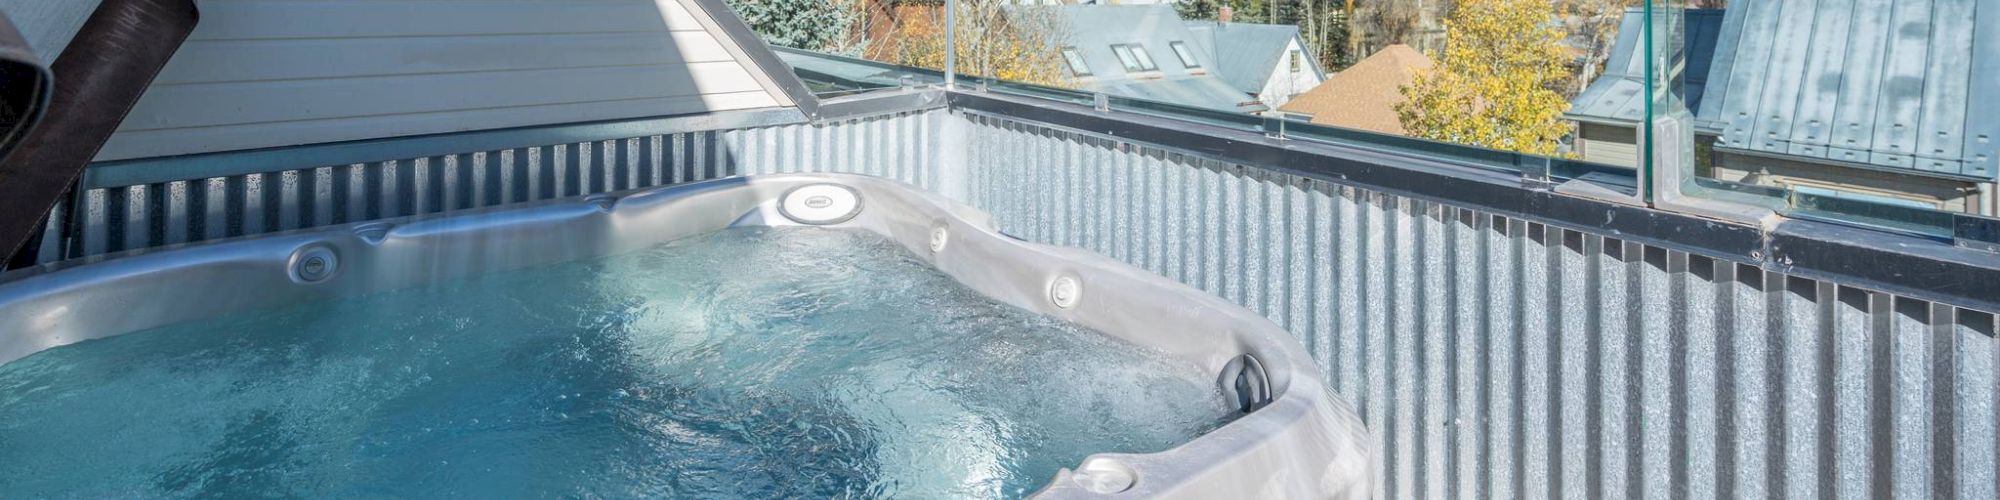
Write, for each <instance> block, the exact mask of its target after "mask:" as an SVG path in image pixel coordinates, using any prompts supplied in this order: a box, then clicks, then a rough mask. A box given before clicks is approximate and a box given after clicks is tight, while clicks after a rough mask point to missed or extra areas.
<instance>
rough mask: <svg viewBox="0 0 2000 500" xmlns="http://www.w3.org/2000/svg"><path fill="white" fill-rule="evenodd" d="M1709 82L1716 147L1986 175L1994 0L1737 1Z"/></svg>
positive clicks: (1996, 40) (1995, 47)
mask: <svg viewBox="0 0 2000 500" xmlns="http://www.w3.org/2000/svg"><path fill="white" fill-rule="evenodd" d="M1709 87H1710V89H1709V92H1708V94H1709V96H1708V98H1707V99H1706V100H1705V101H1704V102H1702V103H1701V108H1700V109H1699V111H1698V112H1697V113H1696V126H1697V127H1699V128H1700V129H1701V130H1702V131H1703V132H1705V133H1712V134H1716V135H1718V136H1719V138H1718V139H1717V141H1716V147H1717V148H1718V149H1739V150H1750V151H1759V152H1764V153H1767V154H1784V155H1791V156H1798V157H1807V158H1815V159H1823V160H1826V161H1832V162H1838V163H1841V164H1849V165H1855V166H1861V167H1867V168H1877V169H1884V170H1891V171H1899V172H1911V173H1924V174H1929V175H1938V176H1946V177H1958V178H1975V179H1993V178H1995V162H1996V160H1995V156H1996V153H2000V0H1935V1H1928V2H1908V1H1905V2H1897V1H1893V0H1822V1H1787V2H1744V3H1742V5H1741V6H1740V7H1732V8H1730V9H1728V14H1727V15H1726V16H1725V17H1724V21H1723V29H1722V37H1721V39H1720V42H1719V43H1718V46H1717V50H1716V60H1715V67H1714V69H1713V71H1712V72H1711V73H1710V84H1709Z"/></svg>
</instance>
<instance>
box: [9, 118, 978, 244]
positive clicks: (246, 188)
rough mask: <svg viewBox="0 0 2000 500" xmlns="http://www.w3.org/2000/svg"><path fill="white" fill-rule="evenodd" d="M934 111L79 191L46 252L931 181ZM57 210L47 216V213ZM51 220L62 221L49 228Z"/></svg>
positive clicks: (933, 175)
mask: <svg viewBox="0 0 2000 500" xmlns="http://www.w3.org/2000/svg"><path fill="white" fill-rule="evenodd" d="M943 117H944V111H942V110H932V111H926V112H916V113H901V114H895V115H888V116H877V117H870V118H862V119H852V120H844V121H838V122H832V123H820V124H813V125H806V124H799V125H783V126H775V127H762V128H749V129H736V130H722V131H696V132H687V133H678V134H664V135H652V136H644V137H632V138H625V139H616V140H604V141H592V142H580V143H569V144H552V145H546V146H540V147H526V148H514V149H505V150H496V151H476V152H467V153H462V154H454V155H444V156H433V157H426V158H410V159H403V160H391V161H380V162H370V163H356V164H351V165H326V166H314V167H307V168H296V169H287V170H280V171H273V172H266V173H256V174H247V175H236V176H228V177H212V178H205V179H191V180H183V181H174V182H162V183H155V184H141V185H135V186H123V187H113V188H99V189H90V190H86V191H84V192H82V193H81V194H80V195H79V196H78V198H77V201H76V207H77V208H76V209H75V210H74V211H75V212H76V214H77V215H78V217H77V218H76V219H75V220H73V221H69V222H70V223H72V224H74V225H73V226H72V227H71V228H70V234H72V237H71V238H68V239H67V245H68V248H67V251H57V249H58V248H60V247H61V245H62V244H63V242H65V239H64V238H61V237H60V236H59V235H56V234H54V233H53V232H52V234H51V236H52V237H48V238H45V239H44V243H45V245H44V247H43V248H44V251H43V252H42V254H41V255H43V256H44V260H53V259H52V258H51V256H57V255H61V256H64V257H65V258H74V257H84V256H91V255H98V254H103V253H108V252H117V251H122V250H128V249H134V248H145V247H152V246H160V245H170V244H175V243H185V242H192V241H202V240H210V239H216V238H224V237H231V236H243V235H252V234H261V233H267V232H274V231H284V230H289V229H298V228H305V227H315V226H324V225H329V224H344V223H349V222H360V221H367V220H375V219H386V218H393V217H402V216H408V215H420V214H432V213H442V212H448V211H452V210H463V209H470V208H479V207H486V206H492V205H501V204H508V203H519V202H524V201H535V200H545V199H549V198H558V197H564V196H579V195H586V194H594V193H602V192H607V191H617V190H624V189H634V188H643V187H650V186H656V185H662V184H673V183H678V182H686V181H698V180H706V179H714V178H719V177H727V176H731V175H741V174H757V173H769V172H778V171H782V172H855V173H866V174H872V175H881V176H885V177H892V178H895V179H899V180H903V181H906V182H910V183H912V184H916V185H919V186H923V187H925V188H926V189H937V188H938V185H937V182H938V179H939V176H938V174H937V172H936V166H935V162H933V161H930V160H929V158H931V157H932V156H933V155H934V153H933V152H934V151H935V150H936V148H937V142H938V137H937V135H936V134H935V133H934V131H933V129H935V128H936V127H937V125H938V122H939V121H940V120H942V119H943ZM66 218H67V214H64V213H62V211H60V210H59V211H58V212H57V213H56V215H55V220H58V221H63V220H65V219H66ZM58 226H59V224H58Z"/></svg>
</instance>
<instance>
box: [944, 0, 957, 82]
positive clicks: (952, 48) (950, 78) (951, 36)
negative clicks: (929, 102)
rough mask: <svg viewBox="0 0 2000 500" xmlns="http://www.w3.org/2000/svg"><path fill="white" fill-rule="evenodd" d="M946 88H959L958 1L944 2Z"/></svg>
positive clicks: (948, 0) (947, 0)
mask: <svg viewBox="0 0 2000 500" xmlns="http://www.w3.org/2000/svg"><path fill="white" fill-rule="evenodd" d="M944 88H947V89H956V88H958V0H945V2H944Z"/></svg>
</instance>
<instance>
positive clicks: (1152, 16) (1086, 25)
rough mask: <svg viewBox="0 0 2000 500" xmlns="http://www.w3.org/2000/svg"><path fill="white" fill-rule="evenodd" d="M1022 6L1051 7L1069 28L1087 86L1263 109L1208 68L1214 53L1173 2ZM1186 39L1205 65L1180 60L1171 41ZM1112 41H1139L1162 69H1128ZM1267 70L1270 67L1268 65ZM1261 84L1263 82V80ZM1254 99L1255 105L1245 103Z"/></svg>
mask: <svg viewBox="0 0 2000 500" xmlns="http://www.w3.org/2000/svg"><path fill="white" fill-rule="evenodd" d="M1016 8H1017V9H1051V10H1052V11H1053V12H1055V13H1056V14H1055V15H1057V16H1058V17H1060V18H1061V20H1062V23H1063V25H1065V26H1067V27H1068V29H1069V33H1068V37H1067V43H1066V45H1067V46H1069V47H1075V48H1076V50H1077V53H1078V54H1079V55H1081V56H1083V59H1084V63H1085V65H1086V66H1088V68H1089V69H1090V74H1091V75H1090V76H1088V77H1084V78H1079V79H1077V81H1076V83H1077V87H1078V88H1079V89H1082V90H1087V91H1093V92H1104V93H1106V94H1113V95H1120V96H1125V97H1133V98H1139V99H1147V100H1157V101H1164V102H1169V103H1173V104H1180V105H1184V106H1195V107H1201V108H1210V109H1219V110H1226V111H1231V112H1249V111H1262V110H1264V106H1263V105H1261V104H1256V100H1255V99H1252V98H1251V97H1250V95H1249V94H1248V93H1245V92H1244V91H1241V90H1238V89H1237V87H1235V86H1232V85H1230V83H1229V82H1227V81H1224V80H1223V79H1222V78H1221V77H1218V76H1215V75H1213V74H1209V73H1208V72H1207V71H1205V69H1206V68H1212V67H1216V63H1215V58H1214V55H1212V54H1210V53H1208V51H1206V50H1200V45H1199V43H1200V42H1199V41H1198V38H1197V37H1196V36H1195V34H1194V33H1193V32H1191V31H1189V30H1188V28H1187V25H1186V24H1185V23H1183V22H1182V21H1181V18H1180V15H1179V14H1177V13H1175V12H1174V9H1173V7H1172V6H1168V5H1165V4H1155V5H1060V6H1024V7H1016ZM1172 42H1184V43H1187V44H1188V45H1189V46H1190V48H1193V49H1196V50H1194V51H1193V52H1194V57H1195V63H1196V64H1197V65H1198V66H1200V67H1201V68H1200V69H1193V68H1188V67H1187V66H1186V65H1183V64H1181V60H1180V58H1179V57H1176V56H1175V55H1174V50H1173V48H1172V47H1171V46H1169V44H1171V43H1172ZM1113 44H1127V45H1138V46H1140V47H1144V48H1145V49H1146V54H1147V55H1148V56H1150V57H1151V58H1152V60H1153V63H1154V65H1155V66H1158V67H1159V70H1158V71H1145V72H1139V73H1136V74H1135V73H1128V72H1126V71H1125V66H1124V65H1123V64H1121V63H1119V61H1118V56H1117V55H1116V54H1113V53H1112V52H1111V46H1112V45H1113ZM1266 71H1269V70H1268V69H1266ZM1259 88H1261V85H1260V86H1259ZM1245 103H1250V104H1253V105H1251V106H1244V105H1243V104H1245Z"/></svg>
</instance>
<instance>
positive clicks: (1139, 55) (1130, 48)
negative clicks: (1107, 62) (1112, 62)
mask: <svg viewBox="0 0 2000 500" xmlns="http://www.w3.org/2000/svg"><path fill="white" fill-rule="evenodd" d="M1111 53H1112V54H1117V55H1118V63H1119V64H1122V65H1125V71H1127V72H1132V73H1137V72H1140V71H1155V70H1158V69H1160V67H1159V66H1157V65H1154V64H1153V56H1151V55H1148V54H1146V48H1145V47H1140V46H1138V45H1128V44H1122V43H1121V44H1116V45H1112V46H1111Z"/></svg>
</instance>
